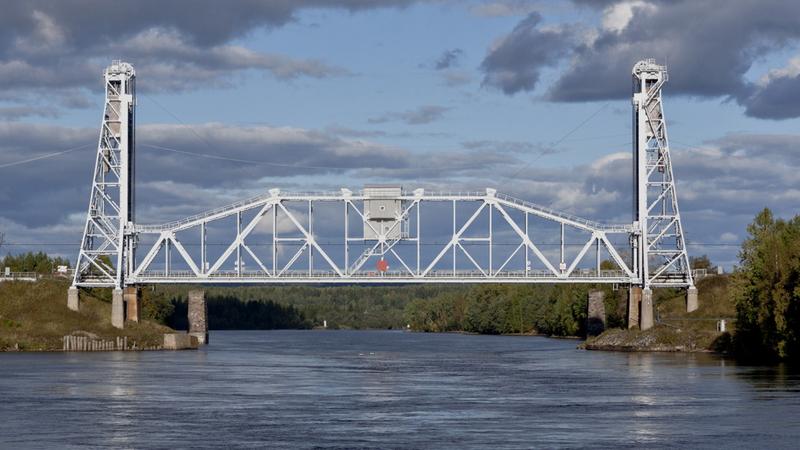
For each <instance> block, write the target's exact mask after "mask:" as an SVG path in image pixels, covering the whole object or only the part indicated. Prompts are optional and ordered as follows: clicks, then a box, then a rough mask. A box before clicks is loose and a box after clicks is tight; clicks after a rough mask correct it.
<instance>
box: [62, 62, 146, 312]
mask: <svg viewBox="0 0 800 450" xmlns="http://www.w3.org/2000/svg"><path fill="white" fill-rule="evenodd" d="M103 75H104V79H105V107H104V112H103V120H102V122H101V125H100V138H99V141H98V145H97V156H96V158H95V165H94V176H93V178H92V190H91V193H90V195H89V210H88V212H87V215H86V225H85V227H84V231H83V237H82V239H81V246H80V252H79V253H78V259H77V262H76V264H75V277H74V279H73V282H72V286H71V287H70V289H69V293H68V302H67V303H68V306H69V307H70V308H71V309H74V310H77V309H78V305H79V302H78V287H112V288H114V295H113V300H114V301H113V304H112V310H113V311H112V323H113V324H114V326H117V327H122V317H124V313H123V311H122V308H123V293H122V288H123V287H124V283H125V279H124V277H125V273H126V270H125V265H126V264H131V263H132V261H133V249H134V244H135V242H134V239H135V238H134V235H133V234H132V233H130V228H131V226H132V224H133V221H134V215H133V211H134V203H135V190H134V180H135V176H134V174H135V164H134V161H135V158H134V151H135V116H136V114H135V110H136V74H135V72H134V70H133V66H131V65H130V64H128V63H125V62H122V61H113V62H112V64H111V65H110V66H108V67H107V68H106V70H105V72H104V74H103Z"/></svg>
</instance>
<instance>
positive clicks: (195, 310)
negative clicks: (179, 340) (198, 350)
mask: <svg viewBox="0 0 800 450" xmlns="http://www.w3.org/2000/svg"><path fill="white" fill-rule="evenodd" d="M188 315H189V335H190V336H195V337H196V338H197V341H198V342H199V343H200V344H201V345H202V344H208V305H207V304H206V293H205V291H189V307H188Z"/></svg>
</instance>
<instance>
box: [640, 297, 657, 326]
mask: <svg viewBox="0 0 800 450" xmlns="http://www.w3.org/2000/svg"><path fill="white" fill-rule="evenodd" d="M653 312H654V311H653V290H652V289H650V288H646V289H642V303H641V308H640V311H639V328H640V329H641V330H642V331H644V330H649V329H650V328H653V324H654V323H655V320H654V315H653Z"/></svg>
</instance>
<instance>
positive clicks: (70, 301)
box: [67, 286, 81, 311]
mask: <svg viewBox="0 0 800 450" xmlns="http://www.w3.org/2000/svg"><path fill="white" fill-rule="evenodd" d="M67 308H69V309H71V310H73V311H79V310H80V309H81V300H80V297H79V296H78V287H77V286H70V287H69V289H67Z"/></svg>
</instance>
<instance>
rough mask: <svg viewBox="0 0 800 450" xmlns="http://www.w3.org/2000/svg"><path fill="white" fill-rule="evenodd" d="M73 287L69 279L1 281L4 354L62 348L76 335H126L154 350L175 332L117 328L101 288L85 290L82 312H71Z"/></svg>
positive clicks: (149, 326) (0, 346) (152, 326)
mask: <svg viewBox="0 0 800 450" xmlns="http://www.w3.org/2000/svg"><path fill="white" fill-rule="evenodd" d="M68 287H69V282H68V281H66V280H57V279H54V280H47V279H43V280H39V281H37V282H25V281H5V282H2V283H0V351H3V350H12V349H19V350H31V351H40V350H61V347H62V341H61V338H62V337H63V336H65V335H68V334H74V333H76V332H78V333H81V332H82V333H84V334H93V335H96V336H97V337H98V338H101V339H108V340H112V339H114V338H116V337H117V336H127V337H128V340H129V341H136V342H137V344H138V345H139V346H155V345H161V344H162V342H163V334H164V333H169V332H171V330H170V329H168V328H167V327H164V326H162V325H159V324H156V323H152V322H149V321H144V322H142V323H139V324H136V323H130V324H126V326H125V329H124V330H118V329H116V328H114V327H112V326H111V303H110V300H109V299H102V298H98V297H97V296H96V295H95V294H97V290H96V291H95V292H86V293H84V292H81V311H80V312H75V311H70V310H69V309H68V308H67V297H66V296H67V288H68ZM109 297H110V294H109Z"/></svg>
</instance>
